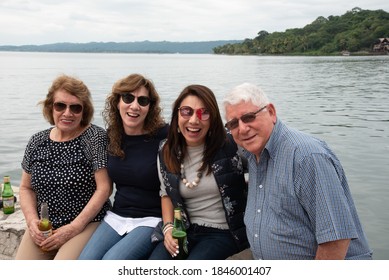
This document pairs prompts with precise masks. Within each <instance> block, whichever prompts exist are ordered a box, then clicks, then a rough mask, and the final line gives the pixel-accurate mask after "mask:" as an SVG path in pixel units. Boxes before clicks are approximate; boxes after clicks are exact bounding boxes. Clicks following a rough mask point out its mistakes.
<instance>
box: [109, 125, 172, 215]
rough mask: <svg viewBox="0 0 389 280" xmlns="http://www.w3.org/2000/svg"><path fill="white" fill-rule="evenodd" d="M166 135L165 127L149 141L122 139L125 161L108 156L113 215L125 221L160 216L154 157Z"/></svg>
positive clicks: (145, 137)
mask: <svg viewBox="0 0 389 280" xmlns="http://www.w3.org/2000/svg"><path fill="white" fill-rule="evenodd" d="M167 131H168V125H166V126H164V127H162V128H161V129H159V131H158V133H157V134H156V135H155V136H152V137H150V136H149V135H135V136H129V135H125V136H124V138H123V146H122V147H123V150H124V153H125V155H126V156H125V158H124V159H121V158H120V157H117V156H112V155H108V173H109V176H110V177H111V179H112V181H113V182H114V183H115V186H116V193H115V199H114V204H113V209H112V212H114V213H115V214H117V215H119V216H122V217H126V218H143V217H150V216H151V217H161V216H162V214H161V198H160V196H159V190H160V181H159V178H158V170H157V154H158V146H159V142H160V141H161V140H162V139H164V138H166V137H167Z"/></svg>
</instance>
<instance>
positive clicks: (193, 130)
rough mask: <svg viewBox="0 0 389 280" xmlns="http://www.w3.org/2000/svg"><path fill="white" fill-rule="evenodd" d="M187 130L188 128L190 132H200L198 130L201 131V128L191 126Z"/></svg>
mask: <svg viewBox="0 0 389 280" xmlns="http://www.w3.org/2000/svg"><path fill="white" fill-rule="evenodd" d="M186 130H187V131H188V132H192V133H198V132H200V131H201V129H200V128H191V127H187V128H186Z"/></svg>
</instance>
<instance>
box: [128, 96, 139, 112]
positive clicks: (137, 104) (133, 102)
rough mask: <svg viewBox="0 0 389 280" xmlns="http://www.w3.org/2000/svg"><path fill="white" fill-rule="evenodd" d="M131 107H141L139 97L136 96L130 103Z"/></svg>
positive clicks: (137, 108)
mask: <svg viewBox="0 0 389 280" xmlns="http://www.w3.org/2000/svg"><path fill="white" fill-rule="evenodd" d="M130 108H131V109H136V110H139V109H140V105H139V103H138V98H135V99H134V101H132V102H131V103H130Z"/></svg>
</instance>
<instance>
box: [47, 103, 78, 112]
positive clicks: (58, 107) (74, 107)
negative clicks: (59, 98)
mask: <svg viewBox="0 0 389 280" xmlns="http://www.w3.org/2000/svg"><path fill="white" fill-rule="evenodd" d="M67 107H69V108H70V111H71V112H72V113H73V114H79V113H81V112H82V105H81V104H71V105H67V104H65V103H62V102H55V103H54V104H53V108H54V110H56V111H57V112H62V111H65V110H66V108H67Z"/></svg>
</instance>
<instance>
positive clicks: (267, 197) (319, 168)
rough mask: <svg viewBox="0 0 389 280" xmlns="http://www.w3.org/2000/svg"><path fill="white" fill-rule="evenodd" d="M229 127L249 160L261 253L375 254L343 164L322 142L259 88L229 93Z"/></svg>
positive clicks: (256, 245)
mask: <svg viewBox="0 0 389 280" xmlns="http://www.w3.org/2000/svg"><path fill="white" fill-rule="evenodd" d="M224 106H225V112H226V120H227V123H226V125H225V126H226V128H227V129H228V130H229V131H230V132H231V134H232V136H233V137H234V140H235V141H236V143H237V144H238V145H240V146H241V147H242V148H243V149H244V151H243V153H244V155H245V156H246V157H247V160H248V163H249V193H248V201H247V203H248V205H247V208H246V213H245V224H246V230H247V237H248V239H249V242H250V246H251V250H252V252H253V256H254V258H256V259H273V260H274V259H372V251H371V250H370V248H369V246H368V243H367V238H366V236H365V234H364V232H363V229H362V226H361V223H360V221H359V218H358V215H357V211H356V208H355V205H354V202H353V199H352V197H351V193H350V189H349V186H348V183H347V179H346V176H345V174H344V171H343V168H342V166H341V163H340V162H339V160H338V158H337V157H336V155H335V154H334V153H333V152H332V151H331V150H330V148H329V147H328V146H327V145H326V143H324V142H323V141H321V140H319V139H316V138H314V137H312V136H310V135H307V134H305V133H302V132H300V131H297V130H295V129H292V128H290V127H288V126H287V125H285V124H284V123H283V122H282V121H281V120H280V119H279V118H277V114H276V108H275V106H274V105H273V104H272V103H270V102H269V100H268V97H267V96H266V95H265V93H264V92H263V91H262V90H261V89H260V88H258V87H256V86H255V85H252V84H248V83H244V84H242V85H239V86H237V87H235V88H234V89H233V90H232V91H231V92H229V93H228V94H227V95H226V96H225V99H224Z"/></svg>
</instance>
